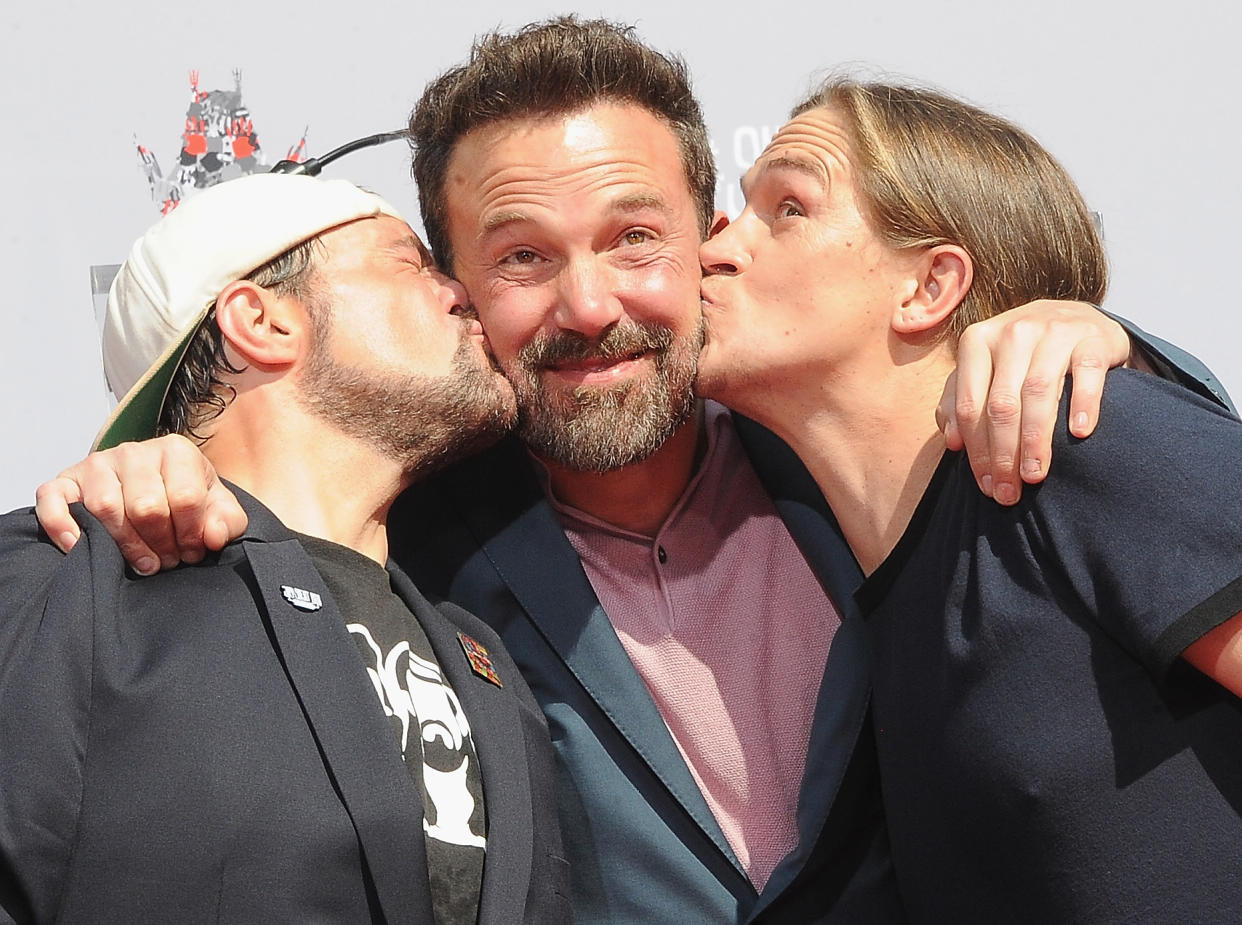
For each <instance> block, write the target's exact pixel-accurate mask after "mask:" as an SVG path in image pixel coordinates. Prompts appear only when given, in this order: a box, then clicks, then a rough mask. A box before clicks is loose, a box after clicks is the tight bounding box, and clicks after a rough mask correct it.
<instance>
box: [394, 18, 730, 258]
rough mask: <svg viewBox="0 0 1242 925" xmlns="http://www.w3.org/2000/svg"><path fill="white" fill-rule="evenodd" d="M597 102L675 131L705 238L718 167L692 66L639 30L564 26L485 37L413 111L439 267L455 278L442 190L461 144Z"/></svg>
mask: <svg viewBox="0 0 1242 925" xmlns="http://www.w3.org/2000/svg"><path fill="white" fill-rule="evenodd" d="M599 102H619V103H633V104H634V105H637V106H641V107H642V108H643V109H645V110H646V111H647V112H649V113H651V114H652V115H653V116H655V117H656V118H658V119H660V120H661V121H662V122H664V123H665V124H667V125H668V127H669V128H670V129H671V130H672V132H673V133H674V135H676V137H677V142H678V146H679V147H680V149H681V160H682V165H683V167H684V168H685V171H686V182H687V183H688V184H689V187H690V192H691V194H692V195H693V197H694V199H695V201H696V203H697V205H698V210H699V219H700V221H701V224H702V232H703V234H705V235H706V233H707V231H708V229H709V228H710V227H711V220H712V214H713V212H714V210H715V199H716V164H715V161H714V160H713V158H712V152H711V144H710V141H709V139H708V135H707V125H706V123H704V121H703V112H702V110H701V109H700V107H699V103H698V100H696V99H695V97H694V93H693V91H692V90H691V89H690V78H689V72H688V71H687V69H686V65H685V62H684V61H682V60H681V59H680V58H678V57H675V56H670V55H665V54H661V53H660V52H658V51H655V50H654V49H652V48H649V47H648V46H646V45H644V44H643V43H642V42H640V41H639V40H638V39H637V38H635V36H634V29H633V27H632V26H624V25H620V24H617V23H612V22H608V21H606V20H602V19H592V20H580V19H578V18H577V17H575V16H559V17H556V18H554V19H549V20H546V21H544V22H538V23H532V24H530V25H528V26H525V27H524V28H522V29H519V30H518V31H517V32H513V33H509V34H504V33H501V32H499V31H496V32H489V33H487V34H486V35H483V36H481V37H480V38H478V39H477V40H476V41H475V43H474V46H473V48H472V49H471V52H470V60H469V61H468V62H467V63H466V64H464V65H462V66H460V67H455V68H453V69H451V70H449V71H446V72H445V73H444V74H441V75H440V76H439V77H437V78H436V79H435V80H433V81H432V82H431V83H430V84H428V85H427V88H426V89H425V90H424V91H423V95H422V98H421V99H420V100H419V101H418V103H417V104H416V105H415V107H414V112H413V113H412V114H411V116H410V127H409V132H410V145H411V147H412V148H413V149H414V163H413V173H414V182H415V184H417V186H418V201H419V206H420V207H421V208H422V214H423V226H424V228H426V231H427V240H428V243H429V244H430V245H431V249H432V252H433V253H434V254H435V255H436V259H437V260H438V261H439V262H440V264H441V265H442V266H444V267H445V268H446V269H447V270H449V271H450V272H452V268H453V252H452V247H451V245H450V243H449V238H448V227H447V226H448V206H447V203H446V196H445V181H446V173H447V171H448V162H449V159H450V158H451V157H452V154H453V148H454V147H455V146H456V144H457V142H458V141H460V140H461V138H462V137H463V136H465V135H466V134H468V133H469V132H470V131H472V130H474V129H477V128H479V127H481V126H484V125H491V124H493V123H497V122H504V121H508V120H512V119H529V118H541V117H546V116H555V115H563V114H566V113H573V112H578V111H580V110H582V109H585V108H587V107H589V106H591V105H593V104H595V103H599Z"/></svg>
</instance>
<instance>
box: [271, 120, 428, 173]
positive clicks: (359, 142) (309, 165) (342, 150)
mask: <svg viewBox="0 0 1242 925" xmlns="http://www.w3.org/2000/svg"><path fill="white" fill-rule="evenodd" d="M406 137H408V135H407V132H406V130H405V129H401V130H400V131H397V132H381V133H380V134H378V135H368V136H367V137H366V138H359V139H356V140H355V141H350V142H347V143H346V144H343V145H341V146H340V147H339V148H336V149H335V150H332V151H329V152H328V153H327V154H325V155H323V157H312V158H308V159H307V160H304V161H291V160H283V161H279V162H278V163H277V164H276V165H275V166H274V167H272V169H271V170H269V171H268V173H290V174H296V173H304V174H306V175H307V176H308V177H317V176H319V171H321V170H323V168H324V167H326V166H327V165H328V164H330V163H332V162H333V161H334V160H336V159H337V158H338V157H344V156H345V155H346V154H349V153H350V152H351V151H357V150H358V149H359V148H370V147H373V146H374V145H382V144H384V143H385V142H389V141H396V140H397V139H398V138H406Z"/></svg>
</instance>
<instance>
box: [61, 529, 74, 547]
mask: <svg viewBox="0 0 1242 925" xmlns="http://www.w3.org/2000/svg"><path fill="white" fill-rule="evenodd" d="M77 541H78V538H77V537H76V536H74V535H73V534H72V533H70V532H69V531H68V530H66V531H65V532H64V533H62V534H61V535H60V545H61V546H63V547H64V548H65V549H68V548H69V547H71V546H73V544H75V543H76V542H77Z"/></svg>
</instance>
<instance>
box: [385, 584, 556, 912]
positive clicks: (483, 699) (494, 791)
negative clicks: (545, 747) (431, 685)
mask: <svg viewBox="0 0 1242 925" xmlns="http://www.w3.org/2000/svg"><path fill="white" fill-rule="evenodd" d="M389 574H390V575H391V576H392V583H393V588H394V589H395V590H396V591H397V593H398V594H399V595H400V596H401V598H402V600H404V601H405V603H406V606H408V607H409V608H410V610H411V611H412V612H413V613H414V615H415V617H416V618H417V619H418V622H419V623H420V624H422V627H423V630H424V632H426V634H427V639H428V640H429V641H430V642H431V647H432V649H434V650H435V653H436V659H437V660H438V661H439V663H440V670H441V671H442V672H443V673H444V676H445V678H446V679H447V680H448V682H449V684H451V685H452V687H453V691H454V692H455V693H456V695H457V699H458V700H459V701H461V706H462V709H463V710H464V711H465V714H466V717H467V719H468V721H469V723H470V731H471V737H472V739H473V740H474V747H475V752H476V753H477V755H478V760H479V771H480V773H481V774H482V776H483V796H484V800H485V811H486V814H487V853H486V855H485V858H484V861H483V891H482V895H481V896H480V897H479V921H480V922H500V921H506V920H508V919H510V918H511V917H512V915H513V910H514V909H520V908H521V907H522V904H523V903H525V901H526V892H527V888H528V887H529V885H530V876H531V854H532V851H533V841H534V832H533V829H532V826H531V819H532V816H533V809H532V805H531V785H530V763H529V760H528V759H527V756H526V744H525V741H524V737H523V735H522V734H521V729H522V719H521V717H520V716H519V714H518V706H517V700H516V698H515V696H514V695H513V692H512V690H511V689H510V688H505V687H502V686H498V685H496V684H494V683H492V682H491V681H489V680H487V679H485V678H483V677H481V676H480V675H478V674H476V673H475V672H474V670H473V669H472V668H471V667H470V662H469V660H468V659H467V657H466V653H465V650H464V649H463V648H462V644H461V640H460V639H459V638H458V635H457V634H458V627H457V625H456V624H454V623H453V622H452V621H451V620H449V618H448V617H447V616H445V615H444V614H443V613H442V612H441V611H439V610H437V609H436V608H435V607H433V606H432V605H431V604H430V603H428V601H427V600H426V598H424V597H423V596H422V594H421V593H420V592H419V591H418V589H417V588H416V587H415V586H414V583H413V582H411V581H410V579H409V578H408V577H407V576H406V575H405V574H404V573H403V572H401V571H400V570H399V569H395V568H390V570H389Z"/></svg>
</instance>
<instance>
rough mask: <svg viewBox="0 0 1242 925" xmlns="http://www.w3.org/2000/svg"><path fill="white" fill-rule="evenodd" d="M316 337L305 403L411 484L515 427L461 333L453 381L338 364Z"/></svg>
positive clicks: (304, 387) (489, 373)
mask: <svg viewBox="0 0 1242 925" xmlns="http://www.w3.org/2000/svg"><path fill="white" fill-rule="evenodd" d="M329 341H330V335H328V336H327V337H322V336H320V337H316V343H315V348H314V350H313V351H312V353H311V357H310V360H309V361H308V363H307V367H306V370H305V372H304V374H303V378H302V388H301V390H300V393H299V394H300V400H301V401H302V403H303V405H304V407H306V408H307V409H308V410H310V411H311V412H312V413H313V414H315V415H316V416H318V417H320V418H322V419H324V420H327V421H329V422H330V423H331V424H333V425H334V426H335V427H336V428H337V429H338V430H340V431H341V432H342V433H345V434H347V435H349V436H351V437H354V438H356V439H358V440H361V441H363V442H364V443H367V444H369V445H370V446H372V447H373V448H374V449H376V450H377V451H379V452H380V453H381V454H382V455H383V456H384V457H385V458H387V459H391V460H394V461H396V462H398V463H400V465H401V466H402V468H403V470H404V471H405V472H406V473H407V475H409V476H410V477H412V478H413V479H418V478H422V477H423V476H426V475H428V474H430V473H432V472H434V471H436V470H437V469H441V468H443V467H444V466H447V465H449V464H450V463H453V462H456V461H457V460H459V459H462V458H464V457H466V456H469V455H471V454H473V453H476V452H478V451H479V450H482V449H485V448H487V447H488V446H491V445H492V444H493V443H495V442H496V441H497V440H499V439H500V438H501V437H503V436H504V435H505V434H506V433H508V432H509V430H510V429H512V427H513V424H514V419H515V414H514V410H513V407H512V405H511V403H510V401H509V399H508V396H507V395H506V394H505V392H504V389H503V387H502V386H500V385H499V384H498V383H497V377H496V375H495V374H494V373H493V372H492V371H491V370H489V369H487V368H485V367H482V366H480V365H479V363H478V360H477V359H476V357H475V356H474V350H473V347H472V345H471V344H470V342H469V340H468V335H467V334H466V333H465V331H464V330H463V333H462V339H461V344H460V346H459V347H458V348H457V352H456V354H454V357H453V373H452V374H451V375H448V376H439V377H433V376H420V375H410V374H405V375H402V374H396V373H384V372H376V371H374V370H367V369H361V368H356V367H350V366H345V365H342V364H340V363H337V362H335V361H334V360H333V358H332V355H331V350H330V349H329V347H330V344H329Z"/></svg>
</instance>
